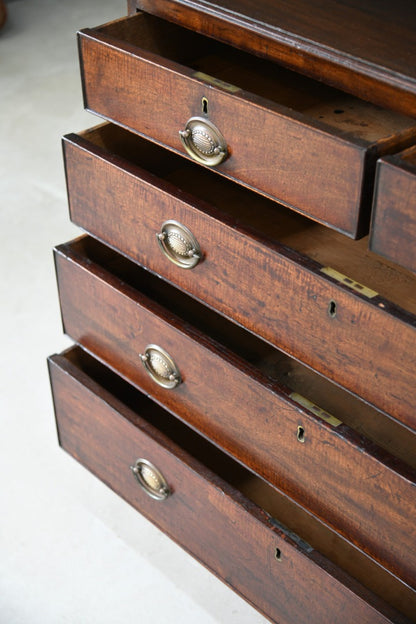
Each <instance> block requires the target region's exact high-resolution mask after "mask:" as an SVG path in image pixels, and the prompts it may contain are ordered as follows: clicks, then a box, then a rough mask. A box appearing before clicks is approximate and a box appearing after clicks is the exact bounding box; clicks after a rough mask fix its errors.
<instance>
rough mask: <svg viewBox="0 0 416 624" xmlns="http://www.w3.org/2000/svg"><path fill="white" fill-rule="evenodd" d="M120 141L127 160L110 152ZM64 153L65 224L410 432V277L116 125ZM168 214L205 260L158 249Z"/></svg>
mask: <svg viewBox="0 0 416 624" xmlns="http://www.w3.org/2000/svg"><path fill="white" fill-rule="evenodd" d="M128 143H129V147H128V148H126V147H125V148H124V149H125V151H127V154H128V155H129V156H131V159H132V158H133V159H135V161H136V162H135V163H133V162H132V161H131V159H130V160H129V159H128V158H127V157H126V156H119V154H120V151H121V153H123V152H122V148H121V145H122V144H124V145H127V144H128ZM64 152H65V160H66V174H67V183H68V192H69V204H70V212H71V218H72V220H73V221H74V222H75V223H76V224H78V225H80V226H81V227H83V228H84V229H86V230H87V231H88V232H90V233H91V234H93V235H94V236H97V237H98V238H100V239H101V240H102V241H104V242H105V243H107V244H109V245H111V246H112V247H114V248H116V249H118V250H120V251H122V252H123V253H124V254H126V255H127V256H129V257H130V258H132V259H133V260H134V261H136V262H139V263H141V264H142V265H143V266H145V267H147V268H149V269H151V270H152V271H154V272H156V273H157V274H159V275H161V276H163V278H164V279H167V280H168V281H170V282H171V283H173V284H175V285H176V286H178V287H179V288H181V290H183V291H185V292H187V293H189V294H191V295H192V296H193V297H195V298H197V299H199V300H201V301H203V302H204V303H206V304H208V305H209V306H211V307H213V308H215V309H216V310H218V311H219V312H221V313H222V314H223V315H225V316H226V317H228V318H230V319H232V320H234V321H236V322H238V323H239V324H241V325H243V326H244V327H245V328H247V329H249V330H250V331H252V332H254V333H256V334H257V335H259V336H261V337H262V338H264V339H265V340H267V341H268V342H269V343H270V344H272V345H274V346H277V347H278V348H279V349H282V350H284V351H285V352H287V353H288V354H290V355H291V356H294V357H295V358H297V359H299V360H300V361H302V362H303V363H305V364H307V365H308V366H311V367H312V368H313V369H315V370H317V371H318V372H319V373H321V374H324V375H325V376H326V377H328V378H330V379H332V380H333V381H334V382H336V383H337V384H340V385H341V386H343V387H344V388H346V389H348V390H349V391H351V392H354V393H355V394H356V395H358V396H360V397H363V398H364V399H365V400H366V401H368V402H370V403H371V404H373V405H374V406H376V407H377V408H378V409H380V410H383V411H384V412H386V413H387V414H389V415H391V416H392V417H394V418H395V419H396V420H397V421H399V422H401V423H403V424H405V425H406V426H408V427H410V428H412V429H413V430H415V429H416V415H415V410H414V371H415V369H416V298H415V296H416V288H415V280H414V279H412V277H411V276H409V275H407V274H406V275H404V274H403V272H402V273H400V271H399V270H394V267H393V268H392V267H390V266H387V265H383V264H381V263H380V262H379V261H378V259H377V257H373V258H372V257H371V256H370V255H369V254H368V252H366V246H367V242H366V241H365V244H364V246H362V245H361V242H358V241H350V240H347V239H345V237H342V236H341V235H336V234H335V233H331V232H330V231H329V230H328V229H326V228H323V227H321V230H322V236H320V237H317V236H316V234H315V229H316V227H317V226H316V227H315V229H314V228H312V227H311V225H313V224H311V223H310V222H308V221H307V220H306V219H302V218H300V217H298V216H297V215H296V216H294V215H291V213H290V212H289V211H285V210H281V211H280V212H277V211H276V210H275V209H274V206H273V203H272V202H269V203H268V202H267V201H266V200H263V199H262V198H259V197H258V196H257V195H255V194H250V195H248V194H247V192H244V191H243V190H240V189H239V187H238V186H237V185H232V184H231V183H228V182H225V181H221V178H218V176H215V175H214V174H212V173H210V172H208V171H206V173H204V175H202V173H203V172H201V171H197V166H194V167H192V166H190V165H189V167H188V168H187V169H186V170H185V172H184V174H183V175H181V177H180V178H179V177H178V174H177V173H175V171H176V170H178V171H179V173H180V170H181V162H180V161H181V160H183V159H179V158H177V157H174V156H173V155H170V154H169V153H166V152H164V151H163V150H161V149H158V148H156V147H155V146H153V145H152V144H151V143H148V144H147V145H146V143H145V142H144V141H142V140H141V139H139V138H136V137H134V136H133V135H128V133H126V132H125V131H121V130H119V129H117V128H111V127H109V126H102V127H101V128H98V129H96V130H93V131H91V132H89V133H86V135H85V137H84V138H83V137H79V136H77V135H70V136H68V137H66V139H65V141H64ZM140 152H143V155H142V156H141V157H139V154H140ZM184 162H186V161H184ZM199 169H200V168H199ZM220 182H221V184H220ZM215 188H218V189H219V190H218V191H217V192H215ZM210 199H211V202H210V201H209V200H210ZM259 215H262V221H260V216H259ZM167 219H175V220H177V221H179V222H181V223H182V224H184V225H185V226H187V227H188V228H190V229H191V231H192V232H193V233H194V235H195V236H196V238H197V240H198V241H199V242H200V244H201V245H202V250H203V254H204V259H203V261H202V262H201V263H200V264H198V265H197V266H196V267H195V268H194V269H192V270H184V269H181V268H179V267H177V266H175V265H173V264H172V263H171V262H170V261H169V260H168V259H167V258H165V256H164V255H163V254H162V253H161V251H160V249H159V247H158V245H157V241H156V234H157V233H158V232H160V230H161V226H162V223H163V222H164V221H166V220H167ZM301 235H302V246H301V245H300V243H299V240H300V238H301ZM324 235H325V236H324ZM315 239H316V240H315ZM305 242H306V244H307V245H308V247H307V248H305ZM292 246H293V247H292ZM330 249H333V252H332V254H329V253H328V251H329V250H330ZM298 250H300V251H301V253H298ZM327 263H329V266H330V267H332V268H333V269H336V270H337V271H339V272H341V273H342V274H344V275H347V276H348V277H349V278H351V279H353V280H357V281H358V280H360V279H362V280H363V283H364V285H365V286H367V287H369V288H371V289H373V290H375V291H378V290H379V288H380V289H381V291H382V293H383V294H381V295H376V296H372V297H370V298H369V297H367V296H365V295H361V294H360V293H358V292H356V291H355V290H352V289H351V288H349V287H348V285H346V284H345V283H340V282H337V280H336V279H333V278H332V277H331V276H328V275H326V274H325V273H323V272H322V268H324V266H328V264H327ZM366 267H367V270H366ZM365 271H366V272H365ZM254 275H255V279H254V280H253V277H254ZM374 294H375V293H374ZM388 297H391V298H393V302H394V303H393V302H392V300H391V299H390V300H389V298H388ZM331 302H333V304H334V305H335V306H336V315H335V316H334V317H331V316H330V315H329V313H328V310H329V307H330V305H331ZM311 328H312V329H313V331H312V332H311V331H310V329H311ZM380 336H383V340H380ZM357 370H359V371H360V374H359V375H357ZM400 444H401V443H400Z"/></svg>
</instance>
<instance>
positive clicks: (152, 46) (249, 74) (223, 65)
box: [97, 13, 416, 144]
mask: <svg viewBox="0 0 416 624" xmlns="http://www.w3.org/2000/svg"><path fill="white" fill-rule="evenodd" d="M97 30H98V32H101V33H103V34H105V35H106V36H107V37H111V38H114V39H117V40H118V41H122V42H124V43H127V44H130V45H133V46H137V47H138V48H141V49H144V50H146V51H148V52H151V53H154V54H157V55H160V56H162V57H166V58H169V59H170V60H172V61H174V62H176V63H179V64H181V65H186V66H187V67H189V68H191V69H193V70H194V72H195V73H197V72H201V73H202V74H205V75H206V76H213V77H215V78H216V79H219V80H222V81H223V82H225V83H228V84H229V85H233V86H236V87H238V88H240V89H243V90H244V91H247V92H250V93H252V94H255V95H256V96H259V97H261V98H266V99H268V100H271V101H273V102H274V103H275V104H278V105H281V106H284V107H285V108H288V109H291V110H293V111H296V112H297V113H301V114H302V115H306V116H308V117H309V118H311V119H313V120H315V121H317V122H319V123H322V127H323V128H324V127H325V126H326V127H328V128H330V129H332V130H337V131H339V132H341V133H345V134H346V135H349V136H351V137H354V138H356V139H360V140H363V141H365V142H367V143H369V144H374V143H377V142H378V141H380V140H382V139H388V138H390V137H391V135H398V134H401V133H403V132H404V133H406V132H408V131H410V130H411V129H412V128H413V132H414V130H415V128H416V126H415V121H414V120H412V119H411V118H409V117H406V116H404V115H401V114H398V113H394V112H391V111H386V110H383V109H381V108H379V107H377V106H375V105H374V104H370V103H368V102H364V101H363V100H360V99H358V98H356V97H354V96H351V95H348V94H345V93H343V92H342V91H339V90H337V89H334V88H331V87H328V86H327V85H324V84H322V83H320V82H318V81H314V80H311V79H309V78H306V77H305V76H301V75H299V74H296V73H295V72H292V71H290V70H287V69H285V68H283V67H280V66H279V65H276V64H275V63H272V62H270V61H266V60H264V59H260V58H258V57H256V56H253V55H250V54H248V53H246V52H242V51H241V50H237V49H236V48H233V47H231V46H229V45H226V44H223V43H220V42H218V41H215V40H213V39H210V38H209V37H206V36H203V35H200V34H197V33H195V32H193V31H190V30H188V29H186V28H183V27H180V26H178V25H176V24H173V23H170V22H167V21H164V20H161V19H159V18H157V17H154V16H152V15H149V14H146V13H138V14H136V15H134V16H132V17H130V18H127V19H123V20H117V21H115V22H112V23H110V24H106V25H104V26H102V27H100V28H99V29H97ZM205 79H206V78H205ZM208 82H209V79H208ZM208 108H209V102H208Z"/></svg>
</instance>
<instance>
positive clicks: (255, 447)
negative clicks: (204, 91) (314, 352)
mask: <svg viewBox="0 0 416 624" xmlns="http://www.w3.org/2000/svg"><path fill="white" fill-rule="evenodd" d="M88 240H89V241H90V244H92V245H93V247H95V248H96V249H97V245H98V244H97V243H94V241H91V239H81V240H80V241H76V242H75V243H73V244H72V245H71V244H69V245H66V246H61V247H60V248H59V249H58V250H57V253H56V265H57V275H58V283H59V292H60V302H61V309H62V317H63V323H64V329H65V332H66V333H67V334H68V335H69V336H71V337H72V338H73V339H74V340H75V341H77V342H78V343H79V344H81V345H82V346H83V347H85V348H86V349H87V350H89V351H90V352H92V353H93V354H94V355H95V356H97V357H98V358H99V359H100V360H101V361H103V362H105V363H106V364H107V365H109V366H110V367H111V368H113V369H114V370H116V371H117V372H119V373H120V374H121V375H122V376H123V377H124V378H126V379H127V380H128V381H129V382H131V383H132V384H133V385H135V386H136V387H138V388H140V389H141V390H142V391H144V392H145V393H146V394H147V395H149V396H151V397H152V398H153V399H155V400H156V401H157V402H158V403H160V404H162V405H163V406H164V407H165V408H167V409H168V410H169V411H170V412H172V413H174V414H175V415H177V416H179V417H180V418H181V419H183V420H184V421H186V422H187V423H188V424H190V425H191V426H192V427H193V428H195V429H196V430H198V431H199V432H201V433H203V434H204V435H205V436H206V437H208V438H209V439H210V440H212V441H213V442H214V443H215V444H217V445H218V446H220V447H221V448H223V449H225V450H226V451H227V452H229V453H230V454H232V455H233V456H234V457H236V458H237V459H238V460H240V461H242V462H244V463H245V464H246V465H248V466H249V467H250V468H252V469H253V470H254V471H255V472H257V473H258V474H260V475H261V476H263V477H265V478H266V479H268V480H269V481H270V482H272V483H274V484H275V485H277V486H278V487H281V488H283V489H284V490H285V491H286V492H288V493H289V495H290V496H292V497H293V498H295V499H297V500H300V501H302V500H307V504H308V506H309V507H310V508H311V510H312V511H313V512H314V513H315V514H316V515H318V516H319V517H322V518H324V519H325V520H326V521H328V522H329V524H331V525H332V526H333V527H334V528H335V529H336V530H338V531H339V532H340V533H342V534H343V535H346V536H347V537H348V538H351V539H352V540H353V541H355V542H356V543H358V544H360V545H361V547H362V548H363V549H364V550H365V551H366V552H368V553H370V554H371V556H373V557H374V558H375V559H377V560H378V561H380V562H381V563H382V564H383V565H386V566H387V567H388V568H389V569H391V570H393V571H394V572H395V573H397V574H398V575H399V576H400V577H402V578H403V579H407V581H408V582H410V583H411V582H412V581H411V579H413V578H414V573H415V570H416V559H415V557H416V554H414V550H413V549H412V544H413V542H414V527H413V518H414V513H415V497H414V491H415V487H414V476H415V475H414V471H410V469H406V467H405V466H404V464H403V465H401V464H400V462H396V460H394V459H393V458H392V457H391V456H390V459H389V458H388V456H387V455H386V456H385V455H383V453H381V452H378V453H377V452H374V450H373V448H372V445H371V444H370V443H366V442H363V441H362V440H361V439H360V438H359V437H358V436H356V435H354V434H352V432H351V430H349V428H347V427H344V426H343V425H342V424H341V423H339V422H337V421H333V420H331V419H329V422H328V421H325V420H323V419H320V418H317V417H316V416H314V414H313V413H312V411H311V410H309V409H308V407H306V408H302V407H301V406H300V405H299V403H298V402H295V401H294V400H293V399H292V398H291V396H290V390H287V389H285V388H280V387H279V386H278V385H277V384H274V383H272V382H271V381H270V379H268V378H266V377H265V376H263V375H262V374H261V373H260V372H259V370H258V369H256V368H254V367H253V366H252V365H250V364H249V363H248V362H247V361H246V360H242V359H241V358H240V357H238V356H237V355H235V354H234V353H232V352H231V351H229V350H228V349H227V348H225V347H224V346H223V344H221V343H219V342H217V341H213V339H212V338H211V337H209V336H207V335H205V334H203V333H202V332H201V331H197V330H196V329H194V328H192V327H190V326H189V324H188V323H186V322H184V321H182V320H181V319H180V317H178V316H177V315H176V314H174V313H172V312H171V311H170V310H168V309H166V308H163V307H162V306H161V305H160V304H159V303H156V302H154V301H152V300H151V299H149V297H148V295H145V294H143V293H142V292H141V291H140V290H137V289H136V288H139V287H140V279H145V278H146V277H147V278H148V279H151V277H152V276H149V275H148V274H147V275H146V272H145V271H142V270H139V272H138V269H137V267H134V265H132V266H133V268H134V269H135V272H134V276H135V277H133V278H131V282H132V283H133V282H134V283H135V285H136V288H135V289H133V288H132V287H131V286H130V285H127V284H126V283H125V281H124V280H123V279H120V278H116V277H114V276H113V275H111V274H110V273H109V272H108V271H107V270H106V269H105V268H103V267H102V266H99V265H98V264H95V263H94V260H93V258H92V256H91V253H89V252H87V251H86V248H85V244H86V242H88ZM83 246H84V247H83ZM98 248H101V246H99V247H98ZM113 256H115V258H117V257H118V256H116V254H113ZM114 262H115V260H114V259H113V260H112V262H111V263H109V266H114ZM129 265H130V263H129ZM157 282H159V280H158V279H157V278H153V279H152V283H157ZM177 296H179V293H177ZM174 297H175V294H173V296H172V300H173V299H174ZM219 320H220V321H221V319H219ZM149 344H150V345H152V344H157V345H159V346H160V347H162V349H163V350H164V351H166V352H167V353H168V354H169V355H170V356H171V358H173V360H174V362H175V363H176V365H177V368H178V371H179V375H180V377H181V380H182V382H181V383H180V384H179V385H177V386H176V387H174V388H164V387H161V386H160V385H159V384H157V383H156V382H155V381H154V380H153V379H152V378H151V377H149V375H148V373H147V370H146V367H145V366H143V365H142V363H141V359H140V354H144V353H145V350H146V347H147V345H149ZM299 427H301V428H302V430H303V432H304V433H305V439H304V440H299V439H298V432H299V429H298V428H299ZM400 466H401V467H400ZM369 475H372V476H371V478H368V476H369ZM317 483H319V488H317V487H316V484H317ZM369 518H371V522H370V521H369ZM374 524H376V525H377V530H375V528H374Z"/></svg>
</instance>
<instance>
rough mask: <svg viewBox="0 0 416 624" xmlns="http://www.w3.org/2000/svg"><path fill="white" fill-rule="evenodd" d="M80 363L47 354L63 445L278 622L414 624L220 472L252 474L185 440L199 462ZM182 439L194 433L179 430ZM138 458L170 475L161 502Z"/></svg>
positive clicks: (152, 413)
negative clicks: (148, 488) (141, 474)
mask: <svg viewBox="0 0 416 624" xmlns="http://www.w3.org/2000/svg"><path fill="white" fill-rule="evenodd" d="M76 359H77V358H76V357H74V353H73V352H72V353H71V352H70V353H67V354H66V355H63V356H53V357H51V358H49V369H50V375H51V382H52V388H53V395H54V403H55V414H56V419H57V426H58V433H59V439H60V444H61V446H62V447H63V448H64V449H65V450H66V451H67V452H68V453H70V454H71V455H73V456H74V457H75V458H76V459H77V460H78V461H79V462H81V463H82V464H83V465H84V466H86V467H87V468H88V469H89V470H91V471H92V472H93V473H94V474H95V475H96V476H98V477H99V478H100V479H101V480H103V481H104V482H105V483H106V484H107V485H109V486H110V487H111V488H112V489H113V490H114V491H115V492H117V493H118V494H120V495H121V496H122V497H123V498H124V499H125V500H127V501H128V502H129V503H130V504H131V505H133V506H134V507H135V508H136V509H138V510H139V511H140V512H141V513H142V514H143V515H144V516H146V517H147V518H149V519H150V520H151V521H152V522H153V523H154V524H156V525H157V526H158V527H159V528H161V529H162V530H163V531H164V532H166V533H167V534H168V535H169V536H170V537H171V538H173V539H174V540H175V541H177V542H178V543H179V544H180V545H182V546H183V547H184V548H186V550H187V551H188V552H190V553H191V554H192V555H193V556H194V557H196V558H197V559H199V560H200V561H201V562H202V563H203V564H204V565H206V566H207V567H208V568H209V569H210V570H211V571H213V572H214V573H216V574H217V576H219V577H220V578H221V579H222V580H224V581H225V582H226V583H227V584H228V585H229V586H230V587H232V588H233V589H234V590H235V591H237V592H238V593H240V594H241V595H242V596H243V597H245V598H246V599H247V600H248V601H250V602H252V604H253V605H254V606H256V607H257V608H258V609H259V610H260V611H262V612H263V613H264V614H265V615H266V616H267V617H269V618H270V619H271V620H272V621H273V622H279V623H287V624H302V623H304V624H314V623H316V624H322V622H325V621H328V614H329V613H330V614H331V619H333V618H335V619H338V620H339V621H341V619H342V621H345V613H346V612H348V618H349V621H359V622H360V623H363V624H365V623H368V624H375V623H380V624H381V623H387V622H396V624H404V623H405V622H409V621H410V620H407V619H406V618H404V617H403V616H401V615H399V614H398V613H397V612H395V611H394V610H392V609H390V608H389V607H387V606H386V605H385V604H384V603H383V602H382V601H381V600H380V599H378V598H376V597H375V596H374V595H373V594H371V592H368V591H367V590H365V589H364V588H363V587H362V586H361V585H360V584H359V583H357V582H356V581H354V580H353V579H352V578H351V577H349V576H348V575H346V574H345V573H344V572H343V571H342V570H341V569H339V568H338V567H337V566H335V565H334V564H332V563H331V562H330V561H328V560H327V559H326V558H325V557H322V555H320V554H319V553H318V552H316V551H315V550H314V549H313V548H311V547H310V546H308V544H306V543H305V542H302V541H301V540H299V538H298V537H297V536H296V535H294V534H291V533H290V532H289V531H288V530H287V529H285V528H284V527H281V526H279V524H278V522H276V521H275V520H274V519H273V518H272V517H271V516H270V515H268V514H267V513H265V512H264V511H263V510H262V509H261V508H259V507H258V506H257V505H256V504H255V503H253V502H251V501H250V500H249V499H247V498H246V497H245V496H244V495H242V494H241V493H240V492H239V491H238V490H236V489H235V487H234V486H233V485H231V484H230V482H227V480H224V478H223V476H221V475H223V474H226V475H228V476H229V478H231V479H232V480H235V479H237V481H239V482H240V483H241V484H242V485H243V484H244V483H243V482H244V480H245V479H247V477H248V475H247V471H242V469H239V468H238V467H237V466H235V467H234V468H233V466H232V465H231V466H230V462H229V460H227V458H223V459H222V458H221V457H220V456H219V455H218V452H217V451H216V450H215V449H210V448H208V446H207V445H206V444H205V445H202V446H201V443H200V442H198V441H197V440H196V439H195V436H194V437H193V438H191V440H190V441H189V442H188V444H191V446H192V449H193V452H197V454H198V456H199V460H197V459H194V458H193V457H192V456H190V455H189V453H188V452H186V451H184V450H183V449H182V448H180V447H178V446H177V445H176V444H175V442H173V441H172V440H171V438H170V437H169V434H168V435H167V434H166V433H165V432H166V431H170V430H171V431H172V430H173V431H175V430H176V429H177V427H175V426H174V424H173V423H172V425H173V426H172V425H171V426H169V425H168V426H165V427H164V424H163V423H164V422H166V421H169V417H168V415H167V414H166V419H163V418H159V415H158V413H157V408H156V406H153V407H152V405H151V402H150V401H149V400H146V398H145V397H144V396H142V397H136V405H137V410H136V411H132V410H131V409H130V408H128V407H127V406H126V405H125V404H123V403H122V402H121V401H120V399H118V398H116V397H114V396H113V395H111V394H110V393H109V391H108V390H106V389H104V388H103V387H102V386H100V385H99V383H97V382H96V381H94V380H93V379H91V378H90V377H89V375H88V374H87V373H85V372H84V371H83V370H80V368H79V365H77V364H75V363H74V360H75V361H76ZM154 420H155V421H156V422H158V421H159V422H160V423H161V429H162V430H160V429H159V428H156V427H155V425H154V424H153V422H152V421H154ZM179 437H180V439H181V440H183V441H185V440H186V439H187V437H188V435H187V434H186V432H185V431H184V430H183V429H182V431H181V432H180V433H179ZM201 456H202V457H204V458H205V459H204V460H203V461H204V463H201V461H200V458H201ZM138 457H142V458H146V459H148V460H150V461H151V462H152V463H153V464H155V465H156V466H157V467H158V468H159V469H160V470H161V471H162V473H163V474H164V475H165V477H166V479H167V481H168V484H169V487H170V489H171V492H172V494H171V495H170V496H169V497H168V498H167V499H166V500H165V501H155V500H152V499H150V498H149V497H148V496H147V495H146V494H145V493H144V492H143V491H142V490H141V489H140V488H139V486H138V484H137V483H136V481H135V479H134V477H133V475H132V474H131V472H130V468H129V466H131V465H132V464H133V463H134V462H135V461H136V459H137V458H138ZM207 459H208V465H207V464H206V463H205V462H206V460H207ZM211 463H213V464H214V465H215V466H216V472H213V471H212V469H211V468H210V467H208V466H210V464H211ZM217 470H219V471H220V472H217ZM241 473H243V476H241ZM244 473H245V476H244ZM232 482H233V481H232ZM250 487H251V489H253V482H251V484H250ZM236 527H238V530H236ZM277 553H278V556H279V559H278V560H277V559H276V554H277ZM317 588H319V591H317Z"/></svg>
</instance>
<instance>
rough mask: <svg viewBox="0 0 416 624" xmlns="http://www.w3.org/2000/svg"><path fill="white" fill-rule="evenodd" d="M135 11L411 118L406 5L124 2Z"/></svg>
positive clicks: (411, 54) (412, 47) (413, 88)
mask: <svg viewBox="0 0 416 624" xmlns="http://www.w3.org/2000/svg"><path fill="white" fill-rule="evenodd" d="M137 8H138V9H142V10H144V11H147V12H149V13H153V14H154V15H158V16H159V17H163V18H165V19H168V20H172V21H174V22H177V23H178V24H182V25H184V26H187V27H188V28H191V29H193V30H196V31H198V32H201V33H204V34H206V35H209V36H211V37H214V38H216V39H219V40H221V41H225V42H227V43H231V44H233V45H236V46H238V47H240V48H242V49H244V50H248V51H250V52H253V53H255V54H258V55H261V56H263V57H265V58H269V59H272V60H274V61H277V62H278V63H281V64H283V65H285V66H287V67H290V68H293V69H296V70H297V71H299V72H303V73H304V74H307V75H308V76H312V77H314V78H316V79H318V80H322V81H324V82H326V83H327V84H332V85H334V86H336V87H338V88H341V89H344V90H345V91H348V92H350V93H354V94H355V95H358V96H359V97H362V98H364V99H367V100H369V101H372V102H375V103H377V104H380V105H381V106H387V107H391V108H393V109H395V110H400V111H403V112H405V113H407V114H409V115H415V110H416V69H415V63H414V59H415V58H416V41H415V36H414V32H415V27H416V8H415V3H414V2H413V0H398V1H397V2H390V1H389V0H386V1H380V0H257V1H256V2H252V1H251V0H216V1H215V2H211V1H209V0H198V1H197V2H195V1H194V0H130V1H129V12H130V14H133V13H134V12H135V11H136V10H137Z"/></svg>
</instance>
